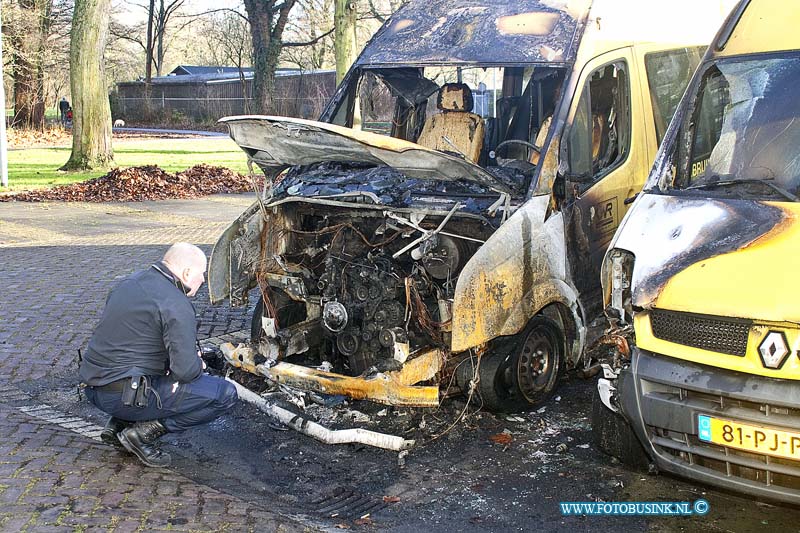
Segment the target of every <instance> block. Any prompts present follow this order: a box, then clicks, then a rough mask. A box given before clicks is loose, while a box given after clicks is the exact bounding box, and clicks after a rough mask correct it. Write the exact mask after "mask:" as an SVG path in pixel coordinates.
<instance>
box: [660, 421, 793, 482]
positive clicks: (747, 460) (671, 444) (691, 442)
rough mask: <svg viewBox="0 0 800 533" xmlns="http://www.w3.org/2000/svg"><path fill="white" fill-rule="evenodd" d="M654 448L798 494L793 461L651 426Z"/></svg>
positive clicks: (691, 463) (691, 464) (699, 465)
mask: <svg viewBox="0 0 800 533" xmlns="http://www.w3.org/2000/svg"><path fill="white" fill-rule="evenodd" d="M649 429H650V440H651V442H652V443H653V444H654V445H655V447H656V448H657V449H658V450H660V451H662V452H665V453H668V454H669V455H670V456H672V458H673V460H674V461H678V462H682V463H684V464H685V465H686V466H689V467H691V468H693V469H707V470H712V471H715V472H718V473H720V474H724V475H725V476H727V477H734V478H739V479H742V480H747V481H749V482H751V483H753V484H754V485H763V486H766V487H770V486H772V487H781V488H782V489H784V491H785V492H786V493H787V494H792V495H794V496H795V497H798V496H800V468H798V463H797V462H796V461H791V460H789V459H783V458H780V457H771V456H768V455H763V454H757V453H750V452H747V451H744V450H737V449H734V448H728V447H726V446H719V445H716V444H711V443H708V442H704V441H701V440H700V439H698V438H697V436H695V435H690V434H686V433H676V432H674V431H668V430H664V429H659V428H655V427H652V426H650V428H649Z"/></svg>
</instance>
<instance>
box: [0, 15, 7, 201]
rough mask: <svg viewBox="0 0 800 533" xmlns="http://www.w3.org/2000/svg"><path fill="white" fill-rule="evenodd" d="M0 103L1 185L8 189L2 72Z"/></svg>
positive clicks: (0, 39)
mask: <svg viewBox="0 0 800 533" xmlns="http://www.w3.org/2000/svg"><path fill="white" fill-rule="evenodd" d="M2 65H3V31H2V30H0V69H2ZM0 102H3V120H0V185H2V186H3V187H8V146H7V144H6V90H5V86H4V85H3V73H2V70H0Z"/></svg>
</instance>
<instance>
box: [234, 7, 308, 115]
mask: <svg viewBox="0 0 800 533" xmlns="http://www.w3.org/2000/svg"><path fill="white" fill-rule="evenodd" d="M295 3H297V0H244V8H245V10H246V11H247V18H248V20H249V22H250V36H251V38H252V39H253V70H254V74H253V110H254V111H255V112H258V113H267V112H269V110H271V109H273V105H272V104H273V102H272V98H273V91H274V89H275V70H276V69H277V68H278V61H279V58H280V55H281V50H282V48H283V42H282V38H283V31H284V29H285V28H286V24H287V22H288V21H289V13H290V12H291V11H292V8H293V7H294V5H295Z"/></svg>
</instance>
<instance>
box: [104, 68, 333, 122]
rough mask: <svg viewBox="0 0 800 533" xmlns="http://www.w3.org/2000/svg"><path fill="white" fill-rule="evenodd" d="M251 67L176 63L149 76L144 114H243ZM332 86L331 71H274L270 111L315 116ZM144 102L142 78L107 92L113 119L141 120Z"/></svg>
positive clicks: (198, 117) (249, 91) (208, 116)
mask: <svg viewBox="0 0 800 533" xmlns="http://www.w3.org/2000/svg"><path fill="white" fill-rule="evenodd" d="M252 87H253V69H251V68H243V69H241V70H240V69H239V68H238V67H228V66H193V65H179V66H178V67H176V68H175V69H174V70H173V71H172V72H170V73H169V74H167V75H166V76H159V77H155V78H153V79H152V81H151V88H150V106H149V110H150V117H149V118H152V117H153V116H155V117H174V116H181V115H182V116H185V117H186V118H188V119H190V120H192V121H208V120H217V119H219V118H221V117H224V116H229V115H241V114H247V113H248V112H249V107H248V106H247V105H246V103H247V101H248V100H249V99H250V98H251V95H252ZM335 90H336V72H335V71H334V70H318V71H302V70H300V69H283V68H282V69H278V71H277V72H276V73H275V97H274V98H273V102H274V106H275V108H274V109H272V110H270V112H269V113H270V114H272V115H281V116H287V117H299V118H310V119H315V118H317V117H318V116H319V114H320V113H321V112H322V109H323V108H324V106H325V103H326V102H327V101H328V99H329V98H330V96H331V95H332V94H333V92H334V91H335ZM147 110H148V106H147V105H146V99H145V82H144V79H143V78H140V79H139V80H136V81H127V82H122V83H118V84H117V90H116V93H115V94H113V95H112V112H113V114H114V119H117V118H121V119H124V120H128V121H138V120H146V119H147V118H148V116H147V115H148V113H147Z"/></svg>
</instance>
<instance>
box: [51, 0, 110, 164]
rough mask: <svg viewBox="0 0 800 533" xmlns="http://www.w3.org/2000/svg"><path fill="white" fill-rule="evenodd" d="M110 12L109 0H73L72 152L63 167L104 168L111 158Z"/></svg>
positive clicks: (71, 64) (71, 65) (71, 52)
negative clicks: (107, 66)
mask: <svg viewBox="0 0 800 533" xmlns="http://www.w3.org/2000/svg"><path fill="white" fill-rule="evenodd" d="M110 14H111V0H75V11H74V12H73V15H72V33H71V38H70V51H69V66H70V87H71V89H72V100H73V106H72V109H73V121H72V155H71V156H70V158H69V161H67V163H66V164H65V165H64V166H63V167H62V168H63V170H78V169H94V168H103V167H107V166H108V165H109V164H110V163H112V162H113V159H114V153H113V151H112V149H111V108H110V106H109V102H108V94H107V87H106V74H105V66H104V58H103V52H104V50H105V48H106V40H107V38H108V23H109V17H110Z"/></svg>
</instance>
